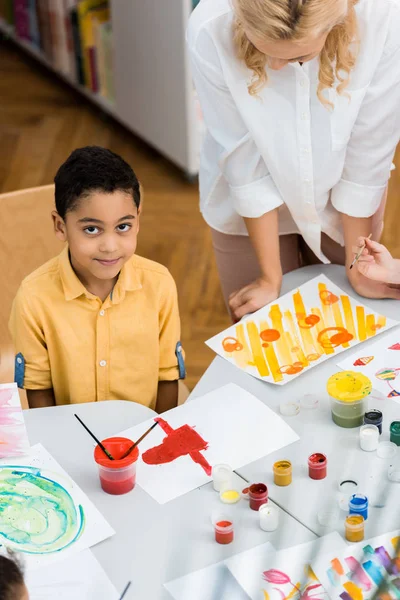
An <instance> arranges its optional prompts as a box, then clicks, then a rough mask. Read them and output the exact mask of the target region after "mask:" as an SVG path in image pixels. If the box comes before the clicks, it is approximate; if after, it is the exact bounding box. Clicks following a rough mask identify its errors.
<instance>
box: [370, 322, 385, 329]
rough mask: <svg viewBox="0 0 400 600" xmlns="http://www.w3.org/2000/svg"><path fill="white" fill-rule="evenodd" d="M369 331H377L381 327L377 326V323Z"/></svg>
mask: <svg viewBox="0 0 400 600" xmlns="http://www.w3.org/2000/svg"><path fill="white" fill-rule="evenodd" d="M371 329H372V331H379V329H382V325H379V323H377V324H376V325H371Z"/></svg>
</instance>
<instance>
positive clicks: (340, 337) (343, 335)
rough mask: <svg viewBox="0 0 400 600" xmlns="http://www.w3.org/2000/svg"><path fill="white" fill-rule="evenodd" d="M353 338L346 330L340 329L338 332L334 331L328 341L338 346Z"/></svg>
mask: <svg viewBox="0 0 400 600" xmlns="http://www.w3.org/2000/svg"><path fill="white" fill-rule="evenodd" d="M352 339H353V336H352V335H351V333H349V332H348V331H341V332H339V333H335V334H334V335H333V336H332V337H331V338H330V342H331V344H332V345H333V346H340V345H341V344H345V343H346V342H350V340H352Z"/></svg>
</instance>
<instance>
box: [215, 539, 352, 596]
mask: <svg viewBox="0 0 400 600" xmlns="http://www.w3.org/2000/svg"><path fill="white" fill-rule="evenodd" d="M343 548H345V543H344V541H343V540H342V538H341V537H340V535H339V534H338V533H337V532H334V533H330V534H329V535H326V536H325V537H322V538H319V539H316V540H315V541H313V542H307V543H305V544H300V545H299V546H293V547H291V548H286V549H285V550H279V551H277V550H272V551H271V549H270V547H269V544H263V545H262V546H256V547H255V548H252V549H251V550H247V551H246V552H242V553H241V554H237V555H236V556H233V557H232V558H228V559H227V560H226V561H225V564H226V566H227V567H228V569H229V570H230V571H231V573H232V575H233V576H234V577H235V578H236V580H237V581H238V583H239V584H240V585H241V587H242V588H243V589H244V591H245V592H246V593H247V595H248V596H249V597H250V598H251V600H327V598H328V596H327V593H326V591H325V590H324V588H323V586H322V584H321V582H320V581H319V580H318V578H317V577H316V575H315V573H314V571H313V570H312V568H311V562H312V561H313V559H314V558H315V557H316V556H317V555H318V554H320V553H325V552H327V551H328V549H332V550H333V551H335V552H340V551H341V550H342V549H343Z"/></svg>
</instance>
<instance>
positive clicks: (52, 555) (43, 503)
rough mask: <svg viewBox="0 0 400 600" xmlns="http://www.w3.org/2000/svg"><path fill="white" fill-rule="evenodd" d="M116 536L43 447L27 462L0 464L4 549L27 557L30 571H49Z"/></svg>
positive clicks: (0, 534) (0, 520)
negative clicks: (52, 564) (55, 563)
mask: <svg viewBox="0 0 400 600" xmlns="http://www.w3.org/2000/svg"><path fill="white" fill-rule="evenodd" d="M113 534H114V531H113V529H112V528H111V527H110V525H109V524H108V523H107V521H106V520H105V519H104V517H103V516H102V514H101V513H100V512H99V511H98V510H97V508H96V507H95V506H94V504H93V503H92V502H91V501H90V500H89V498H88V497H87V496H86V494H84V493H83V491H82V490H81V489H80V488H79V487H78V486H77V485H76V484H75V483H74V481H73V480H72V479H71V478H70V477H69V476H68V475H67V473H66V472H65V471H64V470H63V469H62V468H61V467H60V465H58V463H57V462H56V461H55V460H54V458H53V457H52V456H51V455H50V454H49V453H48V452H47V451H46V450H45V448H43V446H41V445H40V444H37V445H36V446H33V447H32V448H31V454H30V455H29V456H28V457H23V458H14V459H12V460H10V459H2V460H0V544H1V545H2V546H5V547H7V548H10V549H11V550H13V551H15V552H20V553H22V554H24V556H25V561H26V565H27V567H28V568H35V567H40V566H45V565H47V564H48V563H49V562H52V561H54V560H57V559H58V560H59V559H60V558H63V557H67V556H69V555H70V554H73V553H76V552H79V551H81V550H84V549H86V548H89V547H90V546H93V545H95V544H97V543H98V542H101V541H102V540H104V539H106V538H108V537H110V536H111V535H113Z"/></svg>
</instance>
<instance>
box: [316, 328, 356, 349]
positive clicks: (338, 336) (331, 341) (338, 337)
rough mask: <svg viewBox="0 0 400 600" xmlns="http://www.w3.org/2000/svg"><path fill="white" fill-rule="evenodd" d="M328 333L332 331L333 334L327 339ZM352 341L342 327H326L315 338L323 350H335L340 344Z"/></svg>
mask: <svg viewBox="0 0 400 600" xmlns="http://www.w3.org/2000/svg"><path fill="white" fill-rule="evenodd" d="M328 331H334V332H335V333H334V334H333V335H332V336H331V337H329V336H328ZM352 339H353V336H352V335H351V333H349V332H348V331H347V329H345V328H344V327H327V328H326V329H323V330H322V331H320V332H319V334H318V338H317V340H318V342H319V343H320V344H321V346H322V347H323V348H331V347H332V346H333V347H334V348H337V347H338V346H340V345H341V344H345V343H346V342H350V340H352Z"/></svg>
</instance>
